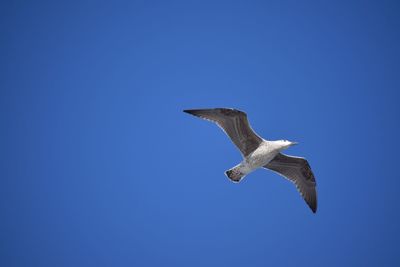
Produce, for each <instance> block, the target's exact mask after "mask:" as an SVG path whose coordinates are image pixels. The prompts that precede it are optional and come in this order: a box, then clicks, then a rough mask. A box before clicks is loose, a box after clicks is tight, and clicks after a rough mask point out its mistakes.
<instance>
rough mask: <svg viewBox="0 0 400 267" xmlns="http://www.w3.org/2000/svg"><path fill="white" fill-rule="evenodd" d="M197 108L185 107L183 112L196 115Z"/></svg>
mask: <svg viewBox="0 0 400 267" xmlns="http://www.w3.org/2000/svg"><path fill="white" fill-rule="evenodd" d="M196 111H198V110H196V109H184V110H183V112H185V113H187V114H190V115H195V116H196Z"/></svg>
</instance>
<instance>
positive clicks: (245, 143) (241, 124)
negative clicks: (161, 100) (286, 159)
mask: <svg viewBox="0 0 400 267" xmlns="http://www.w3.org/2000/svg"><path fill="white" fill-rule="evenodd" d="M184 112H186V113H189V114H192V115H194V116H197V117H200V118H203V119H206V120H209V121H212V122H215V123H216V124H217V125H218V126H219V127H220V128H222V130H223V131H224V132H225V133H226V134H227V135H228V136H229V137H230V139H231V140H232V142H233V143H234V144H235V145H236V146H237V147H238V148H239V150H240V152H242V154H243V156H247V155H249V154H250V153H251V152H253V151H254V150H255V149H256V148H257V147H258V146H259V145H260V143H261V142H262V138H261V137H259V136H258V135H257V134H256V133H255V132H254V131H253V130H252V129H251V127H250V125H249V122H248V120H247V115H246V113H244V112H243V111H240V110H236V109H229V108H214V109H190V110H184Z"/></svg>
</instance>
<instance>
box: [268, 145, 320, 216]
mask: <svg viewBox="0 0 400 267" xmlns="http://www.w3.org/2000/svg"><path fill="white" fill-rule="evenodd" d="M264 168H268V169H270V170H272V171H275V172H277V173H278V174H280V175H282V176H284V177H285V178H287V179H289V180H290V181H291V182H293V183H294V184H295V185H296V187H297V190H298V191H299V192H300V194H301V195H302V197H303V198H304V200H305V201H306V203H307V204H308V206H309V207H310V208H311V210H312V211H313V212H314V213H315V212H316V211H317V191H316V185H317V184H316V181H315V177H314V174H313V172H312V170H311V167H310V165H309V164H308V161H307V160H306V159H304V158H299V157H292V156H288V155H285V154H282V153H279V154H278V155H277V156H276V157H275V158H274V159H273V160H271V161H270V162H269V163H268V164H267V165H265V166H264Z"/></svg>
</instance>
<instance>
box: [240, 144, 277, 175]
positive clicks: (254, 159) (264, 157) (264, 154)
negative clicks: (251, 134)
mask: <svg viewBox="0 0 400 267" xmlns="http://www.w3.org/2000/svg"><path fill="white" fill-rule="evenodd" d="M278 153H279V150H277V149H275V147H274V146H273V145H271V144H269V143H268V142H263V143H261V145H260V146H259V147H258V148H257V149H256V150H254V152H253V153H251V154H250V155H248V156H247V157H246V159H245V161H246V162H247V164H248V165H249V167H250V168H251V169H256V168H259V167H262V166H265V165H266V164H268V162H270V161H271V160H272V159H273V158H274V157H275V156H276V155H277V154H278Z"/></svg>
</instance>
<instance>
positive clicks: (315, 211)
mask: <svg viewBox="0 0 400 267" xmlns="http://www.w3.org/2000/svg"><path fill="white" fill-rule="evenodd" d="M308 206H309V207H310V209H311V211H312V212H313V213H314V214H315V213H317V205H316V204H314V205H308Z"/></svg>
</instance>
